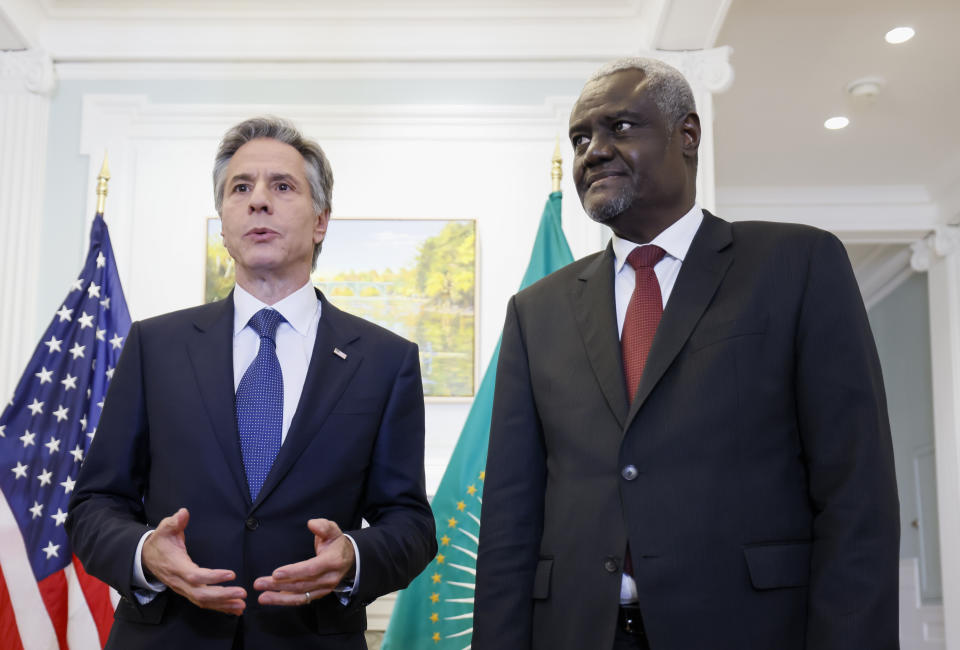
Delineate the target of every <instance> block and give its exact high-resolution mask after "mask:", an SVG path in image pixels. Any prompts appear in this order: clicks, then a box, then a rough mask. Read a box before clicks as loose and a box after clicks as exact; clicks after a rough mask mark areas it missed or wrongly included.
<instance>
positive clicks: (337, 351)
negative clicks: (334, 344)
mask: <svg viewBox="0 0 960 650" xmlns="http://www.w3.org/2000/svg"><path fill="white" fill-rule="evenodd" d="M333 353H334V354H335V355H337V356H338V357H340V358H341V359H346V358H347V353H346V352H344V351H343V350H341V349H340V348H333Z"/></svg>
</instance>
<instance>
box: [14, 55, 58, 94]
mask: <svg viewBox="0 0 960 650" xmlns="http://www.w3.org/2000/svg"><path fill="white" fill-rule="evenodd" d="M0 82H6V83H4V84H3V85H2V86H0V88H4V87H5V88H6V89H7V90H11V89H13V90H17V89H20V88H24V89H26V90H28V91H30V92H31V93H34V94H36V95H43V96H49V95H50V93H51V92H53V89H54V87H56V83H57V77H56V74H55V72H54V69H53V61H52V60H51V59H50V57H49V56H47V54H46V52H44V51H42V50H17V51H13V52H3V51H0ZM17 82H19V83H17Z"/></svg>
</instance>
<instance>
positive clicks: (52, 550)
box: [43, 541, 60, 560]
mask: <svg viewBox="0 0 960 650" xmlns="http://www.w3.org/2000/svg"><path fill="white" fill-rule="evenodd" d="M59 550H60V545H59V544H54V543H53V542H52V541H50V542H47V546H46V548H44V549H43V552H44V553H46V554H47V559H48V560H49V559H50V558H52V557H60V556H59V555H58V552H59Z"/></svg>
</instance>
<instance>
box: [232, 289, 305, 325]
mask: <svg viewBox="0 0 960 650" xmlns="http://www.w3.org/2000/svg"><path fill="white" fill-rule="evenodd" d="M264 307H270V308H272V309H276V310H277V311H278V312H280V315H281V316H283V318H284V319H285V320H286V321H287V322H288V323H289V324H290V326H291V327H292V328H293V329H294V330H296V332H297V334H300V335H301V336H305V335H306V333H307V330H309V329H310V324H311V322H312V320H313V317H314V315H315V314H316V313H317V310H318V309H320V299H319V298H317V292H316V291H315V290H314V288H313V284H311V283H310V282H309V281H308V282H307V283H306V284H305V285H303V286H302V287H300V288H299V289H297V290H296V291H294V292H293V293H291V294H290V295H289V296H287V297H286V298H284V299H283V300H281V301H279V302H277V303H276V304H273V305H268V304H266V303H265V302H263V301H261V300H260V299H259V298H256V297H254V296H253V295H252V294H251V293H250V292H248V291H246V290H245V289H244V288H243V287H241V286H240V285H239V284H238V285H236V286H235V287H234V289H233V334H234V336H236V335H237V334H239V333H240V330H242V329H243V328H244V327H246V326H247V323H248V322H249V321H250V318H251V317H252V316H253V315H254V314H255V313H257V312H258V311H260V310H261V309H263V308H264Z"/></svg>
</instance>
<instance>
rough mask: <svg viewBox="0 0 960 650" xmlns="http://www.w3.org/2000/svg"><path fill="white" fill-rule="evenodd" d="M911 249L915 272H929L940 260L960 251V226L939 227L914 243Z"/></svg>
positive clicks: (911, 263)
mask: <svg viewBox="0 0 960 650" xmlns="http://www.w3.org/2000/svg"><path fill="white" fill-rule="evenodd" d="M910 249H911V250H912V251H913V255H912V256H911V257H910V266H911V267H912V268H913V270H915V271H929V270H930V266H931V265H932V264H933V262H934V261H935V260H936V259H938V258H944V257H947V256H948V255H952V254H954V253H956V252H957V251H958V250H960V226H938V227H936V228H935V229H934V230H933V232H932V233H930V234H929V235H927V236H926V237H924V238H923V239H921V240H920V241H917V242H914V243H913V244H912V245H911V246H910Z"/></svg>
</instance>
